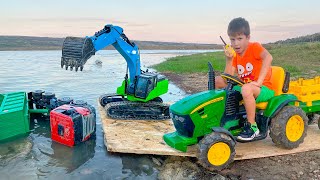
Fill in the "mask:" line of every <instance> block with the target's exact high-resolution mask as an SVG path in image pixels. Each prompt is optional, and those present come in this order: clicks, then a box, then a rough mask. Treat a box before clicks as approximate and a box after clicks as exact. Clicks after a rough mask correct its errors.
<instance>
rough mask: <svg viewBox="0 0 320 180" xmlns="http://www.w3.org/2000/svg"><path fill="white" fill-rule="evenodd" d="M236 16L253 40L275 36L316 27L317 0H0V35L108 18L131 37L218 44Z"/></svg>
mask: <svg viewBox="0 0 320 180" xmlns="http://www.w3.org/2000/svg"><path fill="white" fill-rule="evenodd" d="M236 17H243V18H245V19H247V20H248V22H249V24H250V28H251V40H252V41H257V42H261V43H268V42H275V41H277V40H285V39H287V38H293V37H298V36H304V35H308V34H313V33H317V32H320V1H319V0H267V1H262V0H219V1H218V0H161V1H160V0H157V1H155V0H153V1H152V0H136V1H132V0H118V1H116V0H114V1H110V0H90V1H89V0H2V1H1V5H0V35H21V36H41V37H66V36H78V37H85V36H92V35H93V34H94V33H95V32H96V31H98V30H100V29H102V28H103V27H104V25H106V24H113V25H116V26H120V27H122V28H123V29H124V33H125V34H126V35H127V37H128V38H129V39H131V40H143V41H164V42H188V43H217V44H221V40H220V39H219V36H220V35H221V36H222V37H224V39H226V40H228V36H227V33H226V32H227V28H228V24H229V22H230V21H231V20H232V19H233V18H236Z"/></svg>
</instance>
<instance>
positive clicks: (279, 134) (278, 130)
mask: <svg viewBox="0 0 320 180" xmlns="http://www.w3.org/2000/svg"><path fill="white" fill-rule="evenodd" d="M308 121H309V119H308V117H307V116H306V113H305V112H304V111H303V110H302V109H301V108H298V107H296V106H286V107H284V108H283V109H282V110H281V111H280V112H279V113H278V114H277V115H276V116H275V117H274V118H272V120H271V124H270V133H269V135H270V137H271V139H272V141H273V142H274V143H275V144H276V145H277V146H279V147H284V148H286V149H293V148H296V147H298V146H299V145H300V144H301V143H303V141H304V138H305V137H306V135H307V128H308ZM292 125H293V126H292Z"/></svg>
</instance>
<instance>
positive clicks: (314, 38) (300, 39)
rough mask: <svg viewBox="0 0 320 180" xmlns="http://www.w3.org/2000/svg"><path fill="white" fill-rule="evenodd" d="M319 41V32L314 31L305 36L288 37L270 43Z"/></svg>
mask: <svg viewBox="0 0 320 180" xmlns="http://www.w3.org/2000/svg"><path fill="white" fill-rule="evenodd" d="M319 41H320V33H315V34H311V35H307V36H299V37H296V38H289V39H286V40H280V41H276V42H274V43H271V44H287V43H301V42H319Z"/></svg>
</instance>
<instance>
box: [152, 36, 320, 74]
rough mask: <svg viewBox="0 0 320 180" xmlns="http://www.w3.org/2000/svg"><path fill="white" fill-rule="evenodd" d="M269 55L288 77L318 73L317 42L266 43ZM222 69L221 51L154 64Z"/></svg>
mask: <svg viewBox="0 0 320 180" xmlns="http://www.w3.org/2000/svg"><path fill="white" fill-rule="evenodd" d="M265 47H266V48H267V49H268V51H269V52H270V53H271V54H272V56H273V62H272V65H276V66H281V67H283V68H284V69H285V70H286V71H289V72H290V73H291V77H294V78H296V77H306V78H307V77H313V76H316V75H318V76H319V75H320V42H312V43H297V44H279V45H278V44H276V45H266V46H265ZM208 62H211V63H212V65H213V68H214V69H215V70H217V71H220V72H222V71H223V70H224V67H225V57H224V53H223V52H211V53H200V54H193V55H188V56H178V57H173V58H169V59H168V60H167V61H165V62H162V63H160V64H157V65H154V66H153V68H154V69H156V70H158V71H160V72H171V73H177V74H187V73H199V72H200V73H201V72H202V73H205V72H208V66H207V63H208Z"/></svg>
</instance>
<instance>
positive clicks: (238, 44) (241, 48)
mask: <svg viewBox="0 0 320 180" xmlns="http://www.w3.org/2000/svg"><path fill="white" fill-rule="evenodd" d="M229 38H230V41H231V46H232V48H233V49H234V50H235V51H236V53H238V54H240V55H243V54H244V52H245V51H246V49H247V47H248V44H249V40H250V35H248V36H246V35H244V34H243V33H241V34H236V35H233V36H229Z"/></svg>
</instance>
